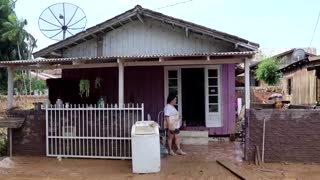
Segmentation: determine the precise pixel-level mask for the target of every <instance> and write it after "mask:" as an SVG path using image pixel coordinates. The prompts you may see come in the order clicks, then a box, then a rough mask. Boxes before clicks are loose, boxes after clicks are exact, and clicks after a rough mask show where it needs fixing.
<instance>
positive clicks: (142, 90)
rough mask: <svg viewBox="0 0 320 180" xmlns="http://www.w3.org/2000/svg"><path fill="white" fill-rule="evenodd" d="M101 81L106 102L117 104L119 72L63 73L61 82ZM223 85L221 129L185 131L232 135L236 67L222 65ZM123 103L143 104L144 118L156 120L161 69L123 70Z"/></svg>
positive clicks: (161, 90)
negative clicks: (67, 79) (87, 79)
mask: <svg viewBox="0 0 320 180" xmlns="http://www.w3.org/2000/svg"><path fill="white" fill-rule="evenodd" d="M97 76H101V77H102V78H103V84H104V86H103V87H104V88H103V89H104V92H105V93H106V94H107V96H108V98H109V101H108V102H107V103H117V101H118V70H117V68H98V69H96V68H95V69H77V70H64V71H63V74H62V77H63V78H76V79H79V78H84V77H87V78H89V79H91V80H94V79H95V77H97ZM220 80H221V84H222V91H221V92H222V102H221V103H222V112H221V115H222V120H223V122H222V124H223V126H222V127H220V128H206V127H192V128H186V129H192V130H207V129H208V130H209V134H210V135H228V134H233V133H234V129H235V65H234V64H224V65H222V68H221V79H220ZM124 101H125V103H144V105H145V117H146V114H147V113H149V114H150V115H151V118H152V120H157V115H158V112H159V111H162V110H163V108H164V68H163V67H161V66H154V67H151V66H149V67H125V69H124Z"/></svg>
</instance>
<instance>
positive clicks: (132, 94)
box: [124, 66, 164, 120]
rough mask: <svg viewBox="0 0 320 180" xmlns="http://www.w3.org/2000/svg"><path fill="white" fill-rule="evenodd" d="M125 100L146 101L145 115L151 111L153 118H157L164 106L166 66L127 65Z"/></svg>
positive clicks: (126, 101)
mask: <svg viewBox="0 0 320 180" xmlns="http://www.w3.org/2000/svg"><path fill="white" fill-rule="evenodd" d="M124 101H125V103H129V102H133V103H144V110H145V115H146V114H147V113H149V114H150V115H151V118H152V120H157V117H158V113H159V112H160V111H162V110H163V108H164V68H163V67H162V66H153V67H152V66H149V67H125V69H124ZM145 117H146V116H145ZM146 118H147V117H146Z"/></svg>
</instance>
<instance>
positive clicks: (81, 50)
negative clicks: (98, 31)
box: [63, 39, 98, 57]
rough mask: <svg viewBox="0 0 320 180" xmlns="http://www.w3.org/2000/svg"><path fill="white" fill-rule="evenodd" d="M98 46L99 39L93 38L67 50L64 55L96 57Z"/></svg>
mask: <svg viewBox="0 0 320 180" xmlns="http://www.w3.org/2000/svg"><path fill="white" fill-rule="evenodd" d="M97 46H98V45H97V40H96V39H92V40H89V41H86V42H84V43H81V44H78V45H77V46H74V47H72V48H69V49H67V50H65V51H64V52H63V57H96V56H97V55H98V54H97V52H98V50H97Z"/></svg>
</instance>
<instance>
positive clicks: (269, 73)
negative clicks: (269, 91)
mask: <svg viewBox="0 0 320 180" xmlns="http://www.w3.org/2000/svg"><path fill="white" fill-rule="evenodd" d="M280 77H281V75H280V73H279V68H278V65H277V60H276V59H274V58H269V59H266V60H263V61H261V62H260V63H259V65H258V68H257V69H256V79H257V80H262V81H264V82H265V83H267V84H268V85H271V86H274V85H277V84H278V83H279V81H280Z"/></svg>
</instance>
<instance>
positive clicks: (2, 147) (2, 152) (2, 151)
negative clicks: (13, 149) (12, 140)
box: [0, 128, 8, 157]
mask: <svg viewBox="0 0 320 180" xmlns="http://www.w3.org/2000/svg"><path fill="white" fill-rule="evenodd" d="M0 131H1V133H0V157H3V156H6V155H7V147H8V145H7V144H8V140H7V138H6V133H4V129H3V128H1V130H0Z"/></svg>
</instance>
